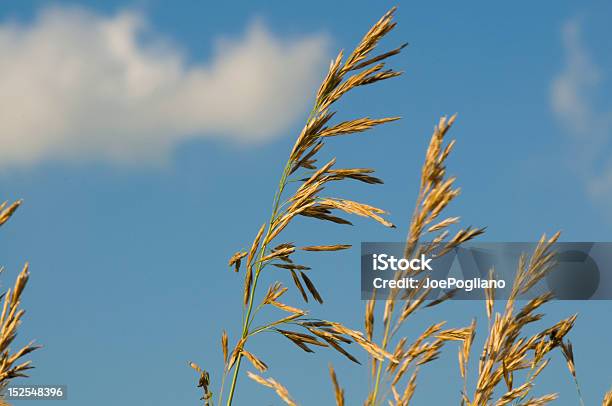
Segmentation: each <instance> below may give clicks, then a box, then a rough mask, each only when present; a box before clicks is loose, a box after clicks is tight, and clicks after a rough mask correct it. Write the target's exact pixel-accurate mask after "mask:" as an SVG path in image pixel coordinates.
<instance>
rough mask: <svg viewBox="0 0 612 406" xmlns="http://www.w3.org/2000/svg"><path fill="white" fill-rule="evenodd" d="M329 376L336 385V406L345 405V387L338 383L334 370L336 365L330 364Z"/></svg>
mask: <svg viewBox="0 0 612 406" xmlns="http://www.w3.org/2000/svg"><path fill="white" fill-rule="evenodd" d="M329 376H330V378H331V381H332V384H333V385H334V396H335V398H336V406H344V389H342V388H341V387H340V384H339V383H338V378H337V377H336V371H334V367H333V366H332V365H331V364H330V365H329Z"/></svg>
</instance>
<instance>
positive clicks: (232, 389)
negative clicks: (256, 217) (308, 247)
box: [227, 161, 291, 406]
mask: <svg viewBox="0 0 612 406" xmlns="http://www.w3.org/2000/svg"><path fill="white" fill-rule="evenodd" d="M290 170H291V161H287V163H286V164H285V168H284V169H283V176H282V177H281V180H280V182H279V186H278V189H277V191H276V195H275V196H274V203H273V209H272V214H271V216H270V220H269V222H268V230H267V231H266V235H265V237H264V239H263V242H262V245H261V249H260V250H259V259H258V261H257V265H256V266H255V276H254V278H253V287H252V288H251V291H250V293H249V300H248V304H249V305H248V309H247V313H246V316H245V318H244V320H243V322H242V336H241V338H242V339H244V340H245V342H243V343H242V345H243V346H244V345H245V344H246V339H247V338H248V336H249V326H250V325H251V321H252V320H251V312H252V311H253V304H254V302H255V290H256V289H257V281H258V280H259V274H260V272H261V270H262V259H263V257H264V255H265V253H266V248H267V247H268V243H269V241H268V239H269V237H270V234H271V233H272V223H273V222H274V220H275V218H276V215H277V214H278V209H279V205H280V200H281V196H282V194H283V191H284V189H285V185H286V184H287V177H288V176H289V171H290ZM241 362H242V353H239V354H238V359H237V360H236V366H235V367H234V373H233V375H232V384H231V387H230V392H229V395H228V398H227V406H231V404H232V400H233V398H234V392H235V391H236V384H237V382H238V372H239V370H240V364H241Z"/></svg>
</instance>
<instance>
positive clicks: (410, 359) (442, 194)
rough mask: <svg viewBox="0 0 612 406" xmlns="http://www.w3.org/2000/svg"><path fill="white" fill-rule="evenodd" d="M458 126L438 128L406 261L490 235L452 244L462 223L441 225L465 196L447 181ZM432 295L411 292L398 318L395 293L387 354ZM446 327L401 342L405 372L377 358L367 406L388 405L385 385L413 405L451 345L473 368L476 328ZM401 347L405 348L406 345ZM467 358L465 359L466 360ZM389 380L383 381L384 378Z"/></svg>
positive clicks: (388, 311)
mask: <svg viewBox="0 0 612 406" xmlns="http://www.w3.org/2000/svg"><path fill="white" fill-rule="evenodd" d="M454 122H455V116H452V117H451V118H450V119H447V118H445V117H443V118H441V119H440V121H439V122H438V124H437V125H436V126H435V128H434V132H433V135H432V137H431V140H430V143H429V146H428V148H427V152H426V155H425V162H424V164H423V168H422V171H421V181H420V186H419V194H418V198H417V203H416V207H415V210H414V214H413V216H412V220H411V223H410V227H409V231H408V237H407V238H406V247H405V250H404V256H405V257H406V258H410V257H412V256H416V255H419V254H421V253H423V254H434V253H435V255H444V254H445V253H446V252H448V251H450V250H452V249H453V248H456V247H457V246H459V245H460V244H462V243H464V242H466V241H468V240H470V239H472V238H474V237H476V236H477V235H479V234H481V233H483V232H484V230H483V229H478V228H477V229H472V228H470V227H468V228H466V229H463V230H459V231H458V232H456V233H455V235H454V236H452V237H450V238H449V234H450V232H449V227H450V226H452V225H455V224H457V223H458V222H459V217H448V218H445V219H442V220H439V218H440V215H441V213H442V211H443V210H444V209H445V208H446V207H447V206H448V205H449V204H450V203H451V202H452V201H453V199H455V197H457V196H458V195H459V189H458V188H455V187H454V182H455V178H452V177H451V178H447V175H446V159H447V157H448V155H449V154H450V152H451V151H452V148H453V145H454V141H451V142H450V143H448V144H446V145H445V143H444V137H445V135H446V134H447V132H448V130H449V129H450V127H451V126H452V125H453V123H454ZM424 235H428V236H429V238H430V239H431V241H432V243H430V244H427V245H419V241H421V240H422V239H423V238H424ZM403 276H406V275H404V273H401V272H400V273H398V275H397V277H403ZM429 293H430V291H429V290H428V289H424V288H423V287H422V285H421V286H420V287H419V288H417V289H413V290H411V291H410V293H409V295H408V297H406V298H405V300H403V302H399V303H400V306H399V309H400V311H399V313H398V314H397V315H396V314H395V313H396V312H395V310H396V308H395V300H398V299H400V298H398V297H397V295H398V294H399V291H398V290H392V291H391V292H390V294H389V297H388V298H387V299H388V300H387V301H386V303H385V308H384V312H383V317H382V331H383V333H382V334H383V335H382V340H381V343H380V347H381V348H382V349H383V350H385V349H386V348H387V347H388V346H389V345H390V344H391V342H392V341H393V339H394V337H395V335H396V334H397V332H398V331H399V330H400V328H401V327H402V325H403V324H404V323H405V322H406V320H407V319H408V318H409V316H410V315H411V314H413V313H414V312H415V311H417V310H418V309H419V308H421V307H422V306H424V304H425V303H426V299H427V297H428V295H429ZM453 294H454V292H450V293H448V294H446V295H444V296H443V297H441V298H439V299H437V300H435V301H433V302H431V303H429V304H428V306H434V305H438V304H440V303H442V302H444V301H446V300H448V299H449V298H451V297H452V296H453ZM374 308H375V301H374V300H371V301H369V302H368V304H367V306H366V314H365V325H366V331H367V332H368V334H371V332H373V330H374V311H375V310H374ZM442 324H443V323H436V324H433V325H431V326H430V327H429V328H428V329H426V331H424V332H423V333H422V334H421V335H420V336H418V337H417V339H416V340H415V341H414V342H413V343H412V344H411V345H409V346H408V349H407V350H403V347H404V346H405V345H406V343H407V338H406V337H400V338H399V341H398V347H396V350H395V356H396V358H397V359H398V360H399V361H400V364H399V367H398V366H395V365H389V366H387V368H386V369H385V368H384V367H383V365H382V363H381V362H380V361H379V360H378V359H376V358H372V364H371V369H372V377H373V385H372V390H371V391H370V393H369V394H368V398H367V400H366V405H378V404H380V403H382V402H384V400H385V396H384V395H382V397H381V396H380V395H379V393H380V385H381V382H383V381H387V380H388V379H389V378H390V379H391V383H392V387H391V392H392V394H393V396H394V401H395V403H396V404H408V402H409V401H410V399H411V398H412V395H413V392H414V390H415V387H416V378H417V375H418V368H416V367H417V366H419V365H424V364H426V363H429V362H431V361H433V360H435V359H436V358H437V357H438V355H439V353H440V351H441V349H442V347H443V345H444V344H445V343H446V342H448V341H461V342H462V343H463V351H462V352H460V368H462V369H465V366H466V364H467V357H468V354H467V353H465V352H466V350H468V351H467V352H468V353H469V347H470V346H471V343H472V340H473V336H474V330H475V324H474V323H473V324H472V325H471V326H470V327H466V328H463V329H449V330H445V331H439V330H440V328H441V326H442ZM400 344H401V345H400ZM462 356H463V357H464V358H461V357H462ZM410 368H414V371H413V373H412V374H411V375H410V378H409V379H408V381H407V383H406V386H405V389H404V391H403V392H402V395H401V396H400V395H399V393H400V391H399V390H398V389H397V387H396V385H398V384H399V383H400V381H401V380H402V378H404V377H407V376H408V375H407V372H408V371H409V369H410ZM384 375H387V378H384V379H383V376H384Z"/></svg>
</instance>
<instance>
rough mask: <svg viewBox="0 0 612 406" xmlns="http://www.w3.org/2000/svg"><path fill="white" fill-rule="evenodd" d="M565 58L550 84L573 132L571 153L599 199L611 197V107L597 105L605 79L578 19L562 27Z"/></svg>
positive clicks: (553, 102) (561, 117)
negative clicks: (559, 70)
mask: <svg viewBox="0 0 612 406" xmlns="http://www.w3.org/2000/svg"><path fill="white" fill-rule="evenodd" d="M562 34H563V48H564V50H565V61H564V67H563V70H562V71H561V72H560V73H559V74H558V75H557V77H555V78H554V80H553V82H552V86H551V105H552V108H553V111H554V113H555V115H556V117H557V118H558V120H559V122H560V123H561V124H562V127H563V128H564V130H565V133H566V134H567V135H569V136H571V141H570V142H571V148H572V150H573V151H574V156H573V157H572V159H573V161H574V163H575V164H576V168H577V169H578V170H579V171H580V174H581V175H582V176H583V177H584V179H585V182H586V189H587V191H588V193H589V195H590V196H591V197H592V198H593V199H594V200H595V201H596V202H602V201H606V202H609V201H611V200H612V155H611V154H610V152H611V151H612V149H611V146H612V111H610V110H606V109H605V108H604V109H601V108H600V107H599V106H598V105H597V95H598V92H599V91H600V90H601V87H602V84H603V80H604V79H605V78H604V76H603V74H602V71H601V69H600V68H599V66H597V65H596V64H595V62H594V61H593V58H592V57H591V55H590V53H589V51H588V49H587V48H586V47H585V45H584V43H583V39H582V25H581V21H580V20H578V19H574V20H570V21H568V22H567V23H566V24H565V25H564V27H563V31H562Z"/></svg>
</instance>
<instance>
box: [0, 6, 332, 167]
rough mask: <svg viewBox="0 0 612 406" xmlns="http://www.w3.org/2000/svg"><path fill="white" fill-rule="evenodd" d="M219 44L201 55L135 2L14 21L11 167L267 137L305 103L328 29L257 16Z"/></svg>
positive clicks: (3, 44)
mask: <svg viewBox="0 0 612 406" xmlns="http://www.w3.org/2000/svg"><path fill="white" fill-rule="evenodd" d="M143 32H145V33H146V34H147V35H146V38H142V37H143V36H142V35H141V34H142V33H143ZM202 41H203V42H204V41H210V39H207V38H203V39H202ZM214 43H215V49H214V52H213V53H212V54H211V57H210V60H208V61H206V62H205V63H195V64H193V63H187V62H186V61H185V58H184V57H183V55H181V52H180V51H179V50H178V49H177V47H176V46H175V45H174V44H172V42H171V41H168V40H167V39H164V38H162V37H161V36H160V35H159V34H156V33H154V32H151V30H150V29H148V27H147V26H146V22H145V21H144V18H143V17H142V16H141V15H140V14H138V13H134V12H121V13H119V14H117V15H115V16H102V15H98V14H95V13H92V12H88V11H85V10H76V9H66V8H54V9H47V10H45V11H43V12H42V13H41V14H40V15H39V16H38V17H37V18H36V19H35V20H34V21H33V22H32V23H29V24H18V23H13V22H3V23H2V24H0V166H5V167H6V166H16V165H30V164H36V163H38V162H40V161H44V160H50V159H51V160H58V159H59V160H69V161H85V160H106V161H112V162H123V163H132V162H138V163H142V162H147V163H156V162H159V161H163V160H164V159H165V158H167V157H168V156H169V155H170V153H171V152H172V150H173V148H174V147H175V146H176V144H177V143H180V142H181V141H183V140H185V139H188V138H191V137H209V136H224V137H231V138H232V139H235V140H238V141H245V142H253V141H261V140H265V139H267V138H268V137H271V136H274V135H278V134H279V133H280V132H281V131H283V130H285V129H286V128H287V127H288V126H289V125H290V124H291V123H292V122H294V120H295V119H296V118H297V117H298V116H299V115H301V114H303V113H304V110H305V108H306V104H307V103H308V98H309V95H311V94H312V91H313V86H316V83H317V82H318V80H319V79H320V75H321V73H322V70H321V67H322V62H323V59H325V58H324V57H325V53H326V52H325V51H326V43H327V41H326V38H325V37H324V36H322V35H311V36H308V37H303V38H298V39H292V40H285V39H280V38H277V37H275V36H274V35H272V34H271V33H270V32H269V31H268V30H266V28H265V27H264V25H263V24H262V23H258V22H254V23H252V24H251V25H250V26H249V27H248V28H247V30H246V32H245V34H244V35H243V36H242V37H241V38H240V39H234V40H227V39H218V38H217V39H214Z"/></svg>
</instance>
